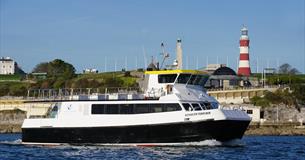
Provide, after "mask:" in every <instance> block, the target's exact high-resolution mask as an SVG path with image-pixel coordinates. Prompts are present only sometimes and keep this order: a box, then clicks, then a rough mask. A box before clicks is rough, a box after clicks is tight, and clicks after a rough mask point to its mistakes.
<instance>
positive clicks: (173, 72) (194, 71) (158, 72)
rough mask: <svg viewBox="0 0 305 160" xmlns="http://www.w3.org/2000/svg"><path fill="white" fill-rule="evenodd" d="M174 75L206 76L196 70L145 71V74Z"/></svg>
mask: <svg viewBox="0 0 305 160" xmlns="http://www.w3.org/2000/svg"><path fill="white" fill-rule="evenodd" d="M175 73H190V74H207V72H204V71H198V70H159V71H145V74H175Z"/></svg>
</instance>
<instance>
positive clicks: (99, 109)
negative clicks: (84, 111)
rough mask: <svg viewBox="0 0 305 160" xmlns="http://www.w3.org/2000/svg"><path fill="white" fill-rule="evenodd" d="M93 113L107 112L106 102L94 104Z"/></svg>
mask: <svg viewBox="0 0 305 160" xmlns="http://www.w3.org/2000/svg"><path fill="white" fill-rule="evenodd" d="M91 114H105V105H104V104H92V106H91Z"/></svg>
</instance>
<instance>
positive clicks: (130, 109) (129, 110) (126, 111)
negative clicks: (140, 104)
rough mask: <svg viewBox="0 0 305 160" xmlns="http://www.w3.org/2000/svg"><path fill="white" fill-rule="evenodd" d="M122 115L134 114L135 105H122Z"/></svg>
mask: <svg viewBox="0 0 305 160" xmlns="http://www.w3.org/2000/svg"><path fill="white" fill-rule="evenodd" d="M120 114H133V104H120Z"/></svg>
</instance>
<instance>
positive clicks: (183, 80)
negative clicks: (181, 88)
mask: <svg viewBox="0 0 305 160" xmlns="http://www.w3.org/2000/svg"><path fill="white" fill-rule="evenodd" d="M190 78H191V74H180V75H179V77H178V79H177V83H183V84H186V83H187V81H188V80H189V79H190Z"/></svg>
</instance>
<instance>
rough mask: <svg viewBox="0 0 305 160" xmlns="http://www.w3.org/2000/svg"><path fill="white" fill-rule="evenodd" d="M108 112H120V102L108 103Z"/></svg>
mask: <svg viewBox="0 0 305 160" xmlns="http://www.w3.org/2000/svg"><path fill="white" fill-rule="evenodd" d="M106 114H119V104H107V105H106Z"/></svg>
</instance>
